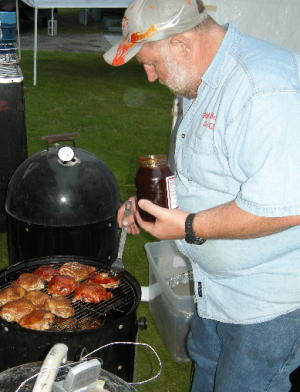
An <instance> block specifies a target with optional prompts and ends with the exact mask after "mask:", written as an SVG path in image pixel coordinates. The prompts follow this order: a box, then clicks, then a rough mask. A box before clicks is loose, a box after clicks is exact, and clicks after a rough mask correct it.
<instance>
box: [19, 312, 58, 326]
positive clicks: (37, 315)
mask: <svg viewBox="0 0 300 392" xmlns="http://www.w3.org/2000/svg"><path fill="white" fill-rule="evenodd" d="M54 318H55V316H54V314H52V313H51V312H47V311H46V310H43V309H36V310H33V311H32V312H31V313H29V314H27V315H26V316H24V317H22V318H21V320H20V322H19V324H20V325H21V327H23V328H29V329H34V330H36V331H45V330H47V329H49V328H50V327H51V325H52V324H53V322H54Z"/></svg>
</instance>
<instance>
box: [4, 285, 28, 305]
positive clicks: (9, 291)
mask: <svg viewBox="0 0 300 392" xmlns="http://www.w3.org/2000/svg"><path fill="white" fill-rule="evenodd" d="M26 293H27V291H26V290H25V289H23V287H20V286H17V285H16V286H13V287H7V288H6V289H3V290H1V291H0V306H3V305H5V304H7V303H8V302H11V301H15V300H16V299H19V298H22V297H24V295H25V294H26Z"/></svg>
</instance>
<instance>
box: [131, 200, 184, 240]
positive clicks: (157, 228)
mask: <svg viewBox="0 0 300 392" xmlns="http://www.w3.org/2000/svg"><path fill="white" fill-rule="evenodd" d="M138 205H139V207H140V208H141V209H142V210H145V211H146V212H148V213H149V214H151V215H153V216H154V217H155V222H146V221H144V220H143V219H142V218H141V216H140V214H139V213H138V211H136V212H135V219H136V221H137V223H138V225H139V226H140V227H141V228H142V229H143V230H145V231H148V233H150V234H152V235H153V236H154V237H156V238H158V239H160V240H169V239H181V238H184V237H185V228H184V224H185V219H186V217H187V216H188V212H186V211H182V210H179V209H168V208H162V207H159V206H157V205H156V204H154V203H152V202H151V201H149V200H144V199H143V200H140V201H139V203H138Z"/></svg>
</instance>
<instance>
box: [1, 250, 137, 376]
mask: <svg viewBox="0 0 300 392" xmlns="http://www.w3.org/2000/svg"><path fill="white" fill-rule="evenodd" d="M70 260H72V261H78V262H80V263H84V264H89V265H94V266H97V268H98V270H99V271H105V272H106V271H108V266H107V265H105V264H100V263H99V261H98V260H94V259H90V258H82V257H77V258H74V257H71V256H70V257H69V256H56V257H45V258H41V259H31V260H25V261H23V262H21V263H18V264H15V265H13V266H11V267H9V268H8V269H7V270H4V271H2V272H1V274H0V289H2V288H5V287H7V286H9V285H10V284H11V282H12V281H13V280H15V279H17V277H18V276H19V275H20V274H21V273H25V272H32V271H33V270H34V269H35V268H37V267H38V266H40V265H52V266H54V267H55V266H57V267H59V266H60V265H62V264H63V263H64V262H67V261H70ZM119 278H120V280H121V284H120V287H119V288H118V289H116V291H115V292H114V296H113V298H112V299H111V300H108V301H104V302H102V303H100V304H89V305H87V306H85V305H84V306H82V305H78V306H77V307H76V305H75V306H74V308H75V312H76V313H75V317H77V318H80V317H86V316H87V315H89V316H91V317H95V318H99V317H100V318H102V320H103V325H102V326H101V327H99V328H95V329H87V330H81V331H71V332H67V331H60V332H52V331H33V330H30V329H26V328H22V327H20V326H19V325H18V324H16V323H8V322H6V321H5V320H3V319H0V358H1V361H0V371H4V370H6V369H8V368H11V367H14V366H18V365H21V364H24V363H29V362H34V361H42V360H43V359H44V358H45V356H46V355H47V353H48V352H49V350H50V349H51V347H52V346H53V345H54V344H56V343H65V344H66V345H67V346H68V348H69V350H68V359H69V360H71V361H76V360H78V359H79V357H80V355H81V353H83V354H87V353H89V352H91V351H93V350H95V349H97V348H98V347H101V346H103V345H106V344H108V343H111V342H120V341H122V342H135V340H136V335H137V331H138V322H137V319H136V308H137V306H138V304H139V302H140V298H141V289H140V285H139V284H138V282H137V281H136V280H135V278H134V277H133V276H132V275H130V274H129V273H128V272H126V271H124V272H122V273H120V274H119ZM83 308H86V309H83ZM93 357H98V358H100V359H101V360H102V361H103V368H104V369H105V370H107V371H109V372H111V373H113V374H115V375H117V376H119V377H121V378H122V379H124V380H126V381H132V378H133V371H134V357H135V348H134V346H133V345H112V346H110V347H108V348H105V349H103V350H100V351H99V352H97V353H95V354H93Z"/></svg>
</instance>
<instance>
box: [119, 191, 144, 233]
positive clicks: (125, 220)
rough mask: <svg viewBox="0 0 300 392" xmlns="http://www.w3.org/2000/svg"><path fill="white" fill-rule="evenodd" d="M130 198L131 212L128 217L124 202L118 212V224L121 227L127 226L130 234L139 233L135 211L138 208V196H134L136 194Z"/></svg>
mask: <svg viewBox="0 0 300 392" xmlns="http://www.w3.org/2000/svg"><path fill="white" fill-rule="evenodd" d="M128 200H132V207H131V214H130V215H128V216H127V217H124V212H125V203H123V204H122V205H121V207H120V208H119V210H118V214H117V220H118V225H119V227H123V226H126V227H127V233H129V234H139V233H140V229H139V227H138V225H137V224H136V222H135V212H136V210H137V201H136V197H134V196H133V197H130V198H129V199H128Z"/></svg>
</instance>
